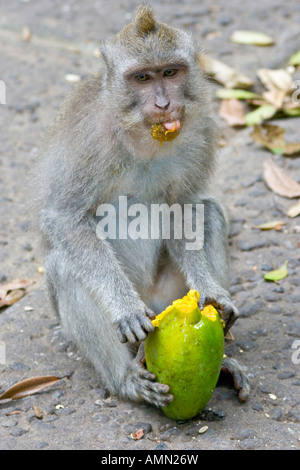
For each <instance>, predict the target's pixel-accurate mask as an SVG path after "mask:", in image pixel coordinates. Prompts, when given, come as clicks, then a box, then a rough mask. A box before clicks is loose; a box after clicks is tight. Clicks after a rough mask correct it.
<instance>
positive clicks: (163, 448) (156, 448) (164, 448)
mask: <svg viewBox="0 0 300 470" xmlns="http://www.w3.org/2000/svg"><path fill="white" fill-rule="evenodd" d="M166 449H168V446H167V444H165V443H164V442H160V443H159V444H158V445H157V446H156V447H155V450H166Z"/></svg>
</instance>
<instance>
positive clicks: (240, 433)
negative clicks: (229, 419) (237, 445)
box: [233, 428, 256, 441]
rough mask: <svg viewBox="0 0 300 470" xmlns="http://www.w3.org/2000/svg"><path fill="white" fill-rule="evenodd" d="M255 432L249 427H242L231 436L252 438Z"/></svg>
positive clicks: (241, 438)
mask: <svg viewBox="0 0 300 470" xmlns="http://www.w3.org/2000/svg"><path fill="white" fill-rule="evenodd" d="M255 435H256V432H255V431H254V429H251V428H244V429H241V430H240V431H238V433H237V434H236V435H235V436H234V437H233V439H236V440H239V441H243V440H244V439H254V438H255Z"/></svg>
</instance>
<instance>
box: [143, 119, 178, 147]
mask: <svg viewBox="0 0 300 470" xmlns="http://www.w3.org/2000/svg"><path fill="white" fill-rule="evenodd" d="M150 133H151V135H152V137H153V139H154V140H158V141H159V142H160V146H161V145H162V143H163V142H170V141H171V140H174V139H175V138H176V137H177V136H178V134H179V133H180V130H179V129H178V130H174V131H168V130H167V129H165V128H164V126H163V125H162V124H153V126H151V129H150Z"/></svg>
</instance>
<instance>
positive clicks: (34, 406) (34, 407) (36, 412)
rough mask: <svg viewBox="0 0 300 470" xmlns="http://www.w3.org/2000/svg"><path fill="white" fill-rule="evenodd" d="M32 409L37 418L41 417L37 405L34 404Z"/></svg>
mask: <svg viewBox="0 0 300 470" xmlns="http://www.w3.org/2000/svg"><path fill="white" fill-rule="evenodd" d="M33 411H34V414H35V416H36V417H37V419H42V418H43V415H42V413H41V412H40V410H39V409H38V407H37V406H36V405H33Z"/></svg>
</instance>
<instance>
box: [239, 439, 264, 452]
mask: <svg viewBox="0 0 300 470" xmlns="http://www.w3.org/2000/svg"><path fill="white" fill-rule="evenodd" d="M262 445H263V444H262V442H261V440H260V439H244V440H243V441H241V442H239V447H240V448H241V449H243V450H252V449H257V448H258V447H261V446H262Z"/></svg>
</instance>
